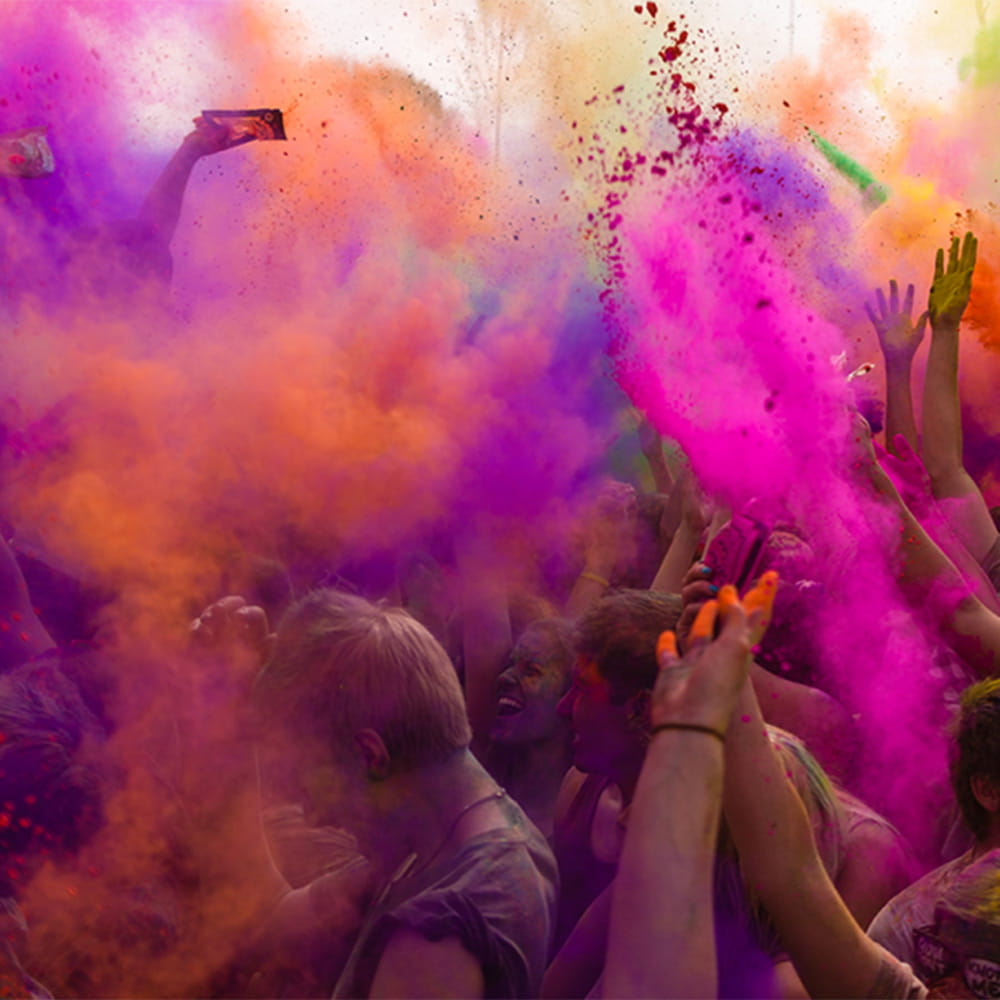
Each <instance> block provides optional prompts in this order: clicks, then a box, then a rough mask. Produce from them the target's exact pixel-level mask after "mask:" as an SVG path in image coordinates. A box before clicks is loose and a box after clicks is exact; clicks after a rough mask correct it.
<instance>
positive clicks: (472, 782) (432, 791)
mask: <svg viewBox="0 0 1000 1000" xmlns="http://www.w3.org/2000/svg"><path fill="white" fill-rule="evenodd" d="M389 783H392V786H394V787H388V786H389ZM386 785H387V787H386V788H385V790H384V794H385V795H386V796H388V795H391V797H392V799H393V804H392V806H391V808H389V809H387V810H386V811H385V813H384V815H383V818H382V828H383V831H384V834H385V838H386V840H385V844H386V853H388V854H389V855H391V856H394V857H395V858H398V859H399V860H400V861H401V860H402V859H403V858H405V857H406V856H407V855H408V854H417V855H418V856H419V857H427V856H429V855H430V854H432V853H433V852H435V851H437V850H438V849H439V848H441V846H442V842H443V841H444V840H445V839H451V837H452V836H453V834H454V832H455V831H454V830H453V829H452V828H453V826H454V824H455V821H456V818H457V817H458V816H459V815H460V813H461V812H462V810H463V809H465V808H466V807H467V806H469V805H470V804H471V803H473V802H475V801H476V799H479V798H482V797H484V796H487V795H489V794H490V793H492V792H495V791H496V789H497V785H496V782H494V781H493V779H492V778H490V776H489V775H488V774H487V773H486V771H485V770H484V769H483V768H482V766H481V765H480V764H479V762H478V761H477V760H476V759H475V757H473V756H472V754H471V753H470V752H469V751H468V750H459V751H456V752H455V753H454V754H453V755H452V756H451V757H449V758H448V759H447V760H446V761H444V762H442V763H440V764H435V765H433V766H431V767H424V768H420V769H419V770H416V771H413V772H410V773H407V774H403V775H398V776H395V777H392V778H389V779H387V780H386Z"/></svg>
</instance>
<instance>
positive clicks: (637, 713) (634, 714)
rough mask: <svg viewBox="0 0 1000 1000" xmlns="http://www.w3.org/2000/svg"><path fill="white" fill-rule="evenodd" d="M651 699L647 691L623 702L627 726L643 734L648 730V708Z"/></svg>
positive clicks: (640, 692) (639, 692)
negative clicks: (626, 715)
mask: <svg viewBox="0 0 1000 1000" xmlns="http://www.w3.org/2000/svg"><path fill="white" fill-rule="evenodd" d="M651 701H652V697H651V695H650V692H649V691H638V692H636V693H635V694H634V695H632V697H631V698H629V700H628V701H626V702H625V711H626V712H627V714H628V721H629V725H631V726H634V727H635V728H636V729H639V730H641V731H643V732H645V731H646V730H647V729H649V706H650V703H651Z"/></svg>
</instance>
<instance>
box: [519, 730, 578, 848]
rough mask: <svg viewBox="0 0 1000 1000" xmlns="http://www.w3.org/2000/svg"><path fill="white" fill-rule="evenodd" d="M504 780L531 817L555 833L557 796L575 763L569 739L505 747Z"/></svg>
mask: <svg viewBox="0 0 1000 1000" xmlns="http://www.w3.org/2000/svg"><path fill="white" fill-rule="evenodd" d="M504 758H505V760H506V763H507V767H506V769H505V771H506V773H505V774H504V776H503V779H502V780H503V783H504V785H505V786H506V787H507V790H508V791H509V792H510V794H511V796H512V797H513V798H514V799H515V800H516V802H517V803H518V805H519V806H520V807H521V808H522V809H523V810H524V811H525V813H526V814H527V816H528V819H530V820H531V822H532V823H534V824H535V826H537V827H538V829H539V830H541V832H542V833H543V834H544V835H545V836H546V837H547V836H549V834H551V833H552V827H553V822H554V819H555V806H556V797H557V795H558V794H559V788H560V786H561V785H562V781H563V778H564V777H565V776H566V772H567V771H568V770H569V767H570V764H572V763H573V750H572V747H570V745H569V742H568V741H567V740H566V739H564V738H561V739H559V740H540V741H539V742H537V743H528V744H525V745H523V746H518V747H509V748H505V749H504Z"/></svg>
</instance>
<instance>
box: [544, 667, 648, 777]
mask: <svg viewBox="0 0 1000 1000" xmlns="http://www.w3.org/2000/svg"><path fill="white" fill-rule="evenodd" d="M634 707H635V706H634V699H629V701H627V702H625V703H624V704H622V705H617V704H615V702H614V701H613V699H612V697H611V685H610V683H609V682H608V681H607V680H606V679H605V678H604V677H602V676H601V674H600V672H599V671H598V669H597V664H596V663H594V661H592V660H589V661H587V660H583V659H582V658H581V659H579V660H578V661H577V663H576V665H575V666H574V668H573V684H572V687H570V689H569V690H568V691H567V692H566V694H565V695H564V696H563V698H562V700H561V701H560V702H559V707H558V711H559V714H560V715H562V716H564V717H566V718H568V719H570V720H571V722H572V724H573V765H574V767H577V768H579V770H581V771H585V772H587V773H593V774H604V775H607V776H608V777H615V776H616V775H617V774H618V772H619V770H620V767H619V765H621V764H622V763H623V762H625V761H628V760H630V759H633V758H635V757H637V756H638V758H639V760H641V759H642V753H643V745H642V742H641V740H640V739H639V736H638V732H637V729H636V726H635V724H634V722H633V721H632V719H631V715H632V712H633V711H634Z"/></svg>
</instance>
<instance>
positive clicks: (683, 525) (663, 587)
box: [649, 469, 710, 594]
mask: <svg viewBox="0 0 1000 1000" xmlns="http://www.w3.org/2000/svg"><path fill="white" fill-rule="evenodd" d="M675 489H678V490H680V491H681V519H680V524H678V526H677V530H676V531H675V532H674V537H673V538H672V539H671V541H670V547H669V548H668V549H667V551H666V553H665V555H664V556H663V562H661V563H660V568H659V570H658V571H657V573H656V577H655V578H654V580H653V583H652V585H651V586H650V588H649V589H650V590H658V591H661V592H662V593H666V594H679V593H680V592H681V589H682V587H683V586H684V578H685V576H686V575H687V572H688V570H690V569H691V564H692V563H693V562H694V558H695V556H696V555H697V554H698V549H699V547H700V546H701V538H702V535H703V534H704V532H705V528H706V527H707V526H708V522H709V519H710V512H709V509H708V506H707V504H706V503H705V500H704V498H703V497H702V496H701V495H700V493H699V491H698V484H697V483H696V482H695V479H694V475H693V473H692V472H691V470H690V469H686V470H685V471H684V473H682V475H681V476H680V477H679V478H678V480H677V485H676V487H675Z"/></svg>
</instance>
